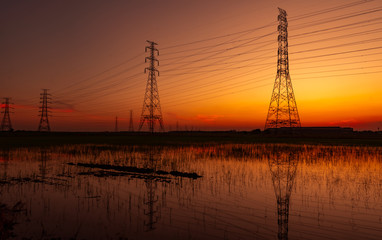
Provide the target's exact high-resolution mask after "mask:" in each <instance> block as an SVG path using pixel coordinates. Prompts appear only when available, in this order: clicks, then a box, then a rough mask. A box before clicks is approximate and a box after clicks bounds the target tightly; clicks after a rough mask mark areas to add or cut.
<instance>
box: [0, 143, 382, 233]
mask: <svg viewBox="0 0 382 240" xmlns="http://www.w3.org/2000/svg"><path fill="white" fill-rule="evenodd" d="M381 190H382V148H375V147H342V146H336V147H329V146H302V145H277V144H259V145H218V146H215V145H209V146H190V147H131V146H126V147H117V146H104V145H102V146H99V145H86V146H84V145H81V146H76V145H73V146H62V147H53V148H21V149H11V150H1V151H0V196H1V198H0V239H7V238H16V239H22V238H27V239H52V238H55V239H57V238H58V239H287V238H289V239H382V192H381Z"/></svg>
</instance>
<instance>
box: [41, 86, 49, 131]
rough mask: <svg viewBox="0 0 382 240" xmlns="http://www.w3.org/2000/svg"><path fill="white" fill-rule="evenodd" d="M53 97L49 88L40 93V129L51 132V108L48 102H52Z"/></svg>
mask: <svg viewBox="0 0 382 240" xmlns="http://www.w3.org/2000/svg"><path fill="white" fill-rule="evenodd" d="M51 100H52V98H51V97H50V94H49V93H48V89H43V92H42V93H40V103H41V107H40V111H39V112H40V115H39V116H40V117H41V118H40V124H39V125H38V131H39V132H42V131H47V132H50V126H49V119H48V116H49V113H50V111H49V109H50V107H48V104H50V103H52V102H51Z"/></svg>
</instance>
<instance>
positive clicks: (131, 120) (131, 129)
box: [129, 110, 134, 132]
mask: <svg viewBox="0 0 382 240" xmlns="http://www.w3.org/2000/svg"><path fill="white" fill-rule="evenodd" d="M129 132H134V125H133V110H130V123H129Z"/></svg>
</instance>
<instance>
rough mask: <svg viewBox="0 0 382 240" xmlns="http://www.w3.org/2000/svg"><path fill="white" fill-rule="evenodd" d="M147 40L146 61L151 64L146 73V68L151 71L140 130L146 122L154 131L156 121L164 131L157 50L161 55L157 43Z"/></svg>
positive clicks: (149, 128) (151, 130)
mask: <svg viewBox="0 0 382 240" xmlns="http://www.w3.org/2000/svg"><path fill="white" fill-rule="evenodd" d="M147 42H148V44H149V46H147V47H146V48H145V51H146V52H147V49H149V50H150V56H149V57H146V58H145V62H146V61H147V60H149V62H150V66H149V67H147V68H145V73H146V70H148V71H149V73H148V79H147V84H146V92H145V98H144V100H143V107H142V114H141V119H140V121H139V131H140V130H141V129H142V127H143V125H144V123H147V125H148V130H149V131H150V132H151V133H153V132H154V130H155V129H154V128H155V122H158V123H159V126H160V129H161V130H162V131H164V126H163V117H162V110H161V107H160V101H159V93H158V85H157V80H156V73H158V76H159V71H158V70H157V69H156V67H155V62H156V63H157V64H158V66H159V61H158V60H157V59H156V58H155V52H157V53H158V55H159V51H158V49H156V48H155V45H157V44H156V43H155V42H151V41H147Z"/></svg>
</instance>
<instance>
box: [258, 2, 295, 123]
mask: <svg viewBox="0 0 382 240" xmlns="http://www.w3.org/2000/svg"><path fill="white" fill-rule="evenodd" d="M286 16H287V13H286V11H285V10H283V9H281V8H279V15H278V21H279V25H278V31H279V35H278V54H277V57H278V58H277V74H276V79H275V83H274V86H273V91H272V96H271V102H270V104H269V109H268V115H267V120H266V122H265V129H268V128H280V127H301V122H300V117H299V115H298V111H297V104H296V99H295V96H294V93H293V87H292V81H291V78H290V75H289V58H288V21H287V17H286Z"/></svg>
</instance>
